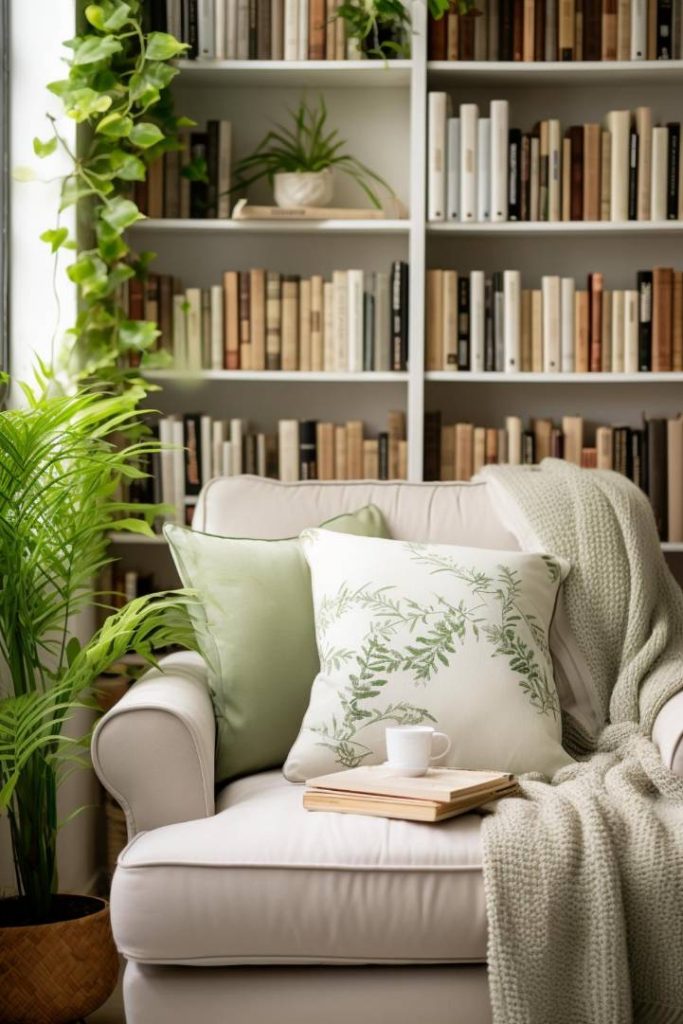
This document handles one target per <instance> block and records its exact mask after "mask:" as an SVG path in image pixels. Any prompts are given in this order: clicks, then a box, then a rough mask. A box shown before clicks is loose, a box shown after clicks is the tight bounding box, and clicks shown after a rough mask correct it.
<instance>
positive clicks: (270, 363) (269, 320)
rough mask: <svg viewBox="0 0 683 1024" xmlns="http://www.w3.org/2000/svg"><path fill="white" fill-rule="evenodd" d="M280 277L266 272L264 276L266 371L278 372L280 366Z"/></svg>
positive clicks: (271, 272) (272, 272)
mask: <svg viewBox="0 0 683 1024" xmlns="http://www.w3.org/2000/svg"><path fill="white" fill-rule="evenodd" d="M280 288H281V283H280V275H279V274H277V273H275V272H274V271H270V270H269V271H268V274H267V275H266V369H267V370H279V369H280V368H281V366H282V337H281V331H280V328H281V306H282V302H281V296H280Z"/></svg>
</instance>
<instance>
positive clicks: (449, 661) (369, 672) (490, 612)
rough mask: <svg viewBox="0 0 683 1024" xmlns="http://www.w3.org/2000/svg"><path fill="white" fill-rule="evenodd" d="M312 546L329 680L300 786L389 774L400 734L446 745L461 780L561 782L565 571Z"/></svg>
mask: <svg viewBox="0 0 683 1024" xmlns="http://www.w3.org/2000/svg"><path fill="white" fill-rule="evenodd" d="M301 541H302V544H303V550H304V554H305V556H306V559H307V561H308V564H309V566H310V569H311V579H312V586H313V605H314V609H315V628H316V638H317V643H318V653H319V655H320V666H321V667H320V672H319V673H318V675H317V677H316V679H315V682H314V683H313V688H312V690H311V698H310V702H309V705H308V710H307V712H306V715H305V717H304V720H303V723H302V726H301V730H300V732H299V735H298V737H297V739H296V741H295V743H294V746H293V747H292V749H291V750H290V752H289V756H288V757H287V761H286V763H285V766H284V769H283V770H284V774H285V776H286V777H287V778H288V779H289V780H290V781H292V782H304V781H305V780H306V779H310V778H313V777H314V776H316V775H321V774H325V773H327V772H333V771H342V770H344V769H345V768H353V767H356V766H357V765H360V764H380V763H381V762H383V761H384V760H385V757H386V750H385V744H384V730H385V729H386V727H387V725H395V724H401V725H408V724H417V723H424V724H429V725H433V726H434V728H435V729H438V730H439V731H441V732H445V733H447V734H448V736H449V737H450V739H451V749H450V752H449V754H448V755H447V757H446V758H445V759H444V763H447V764H449V765H453V766H456V767H459V768H490V769H500V770H502V771H510V772H515V773H517V774H521V773H523V772H530V771H536V772H542V773H543V774H544V775H548V776H551V775H553V774H554V772H555V771H556V770H557V769H558V768H560V767H561V766H562V765H565V764H568V763H569V762H570V761H571V758H570V757H569V755H568V754H567V753H566V752H565V751H564V750H563V748H562V742H561V740H562V731H561V722H560V705H559V701H558V697H557V691H556V689H555V680H554V677H553V666H552V661H551V657H550V651H549V647H548V631H549V629H550V623H551V620H552V617H553V612H554V609H555V602H556V599H557V592H558V590H559V587H560V584H561V582H562V580H563V579H564V577H565V576H566V575H567V572H568V571H569V566H568V564H567V563H566V562H565V561H563V560H561V559H558V558H555V557H552V556H549V555H539V554H525V553H522V552H514V551H490V550H483V549H479V548H464V547H453V546H450V545H442V544H428V545H427V544H411V543H407V542H404V541H392V540H377V539H370V538H365V537H349V536H343V535H341V534H333V533H330V532H328V531H325V530H305V531H304V533H302V534H301Z"/></svg>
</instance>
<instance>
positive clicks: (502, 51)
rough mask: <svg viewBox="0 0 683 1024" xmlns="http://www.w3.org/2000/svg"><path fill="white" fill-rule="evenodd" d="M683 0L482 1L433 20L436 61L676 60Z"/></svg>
mask: <svg viewBox="0 0 683 1024" xmlns="http://www.w3.org/2000/svg"><path fill="white" fill-rule="evenodd" d="M682 13H683V12H682V10H681V0H647V2H646V0H618V2H617V0H562V2H560V0H524V3H523V4H522V3H515V2H514V0H477V4H476V10H475V12H474V13H473V14H466V15H459V14H458V13H457V6H455V8H454V10H453V11H452V12H451V13H449V14H447V15H446V17H445V18H442V19H440V20H439V21H436V20H434V19H433V18H431V19H430V24H429V59H430V60H515V61H537V60H541V61H546V60H552V61H556V60H559V61H575V60H590V61H593V60H605V61H608V60H671V59H672V58H673V59H680V58H681V57H682V56H683V24H682Z"/></svg>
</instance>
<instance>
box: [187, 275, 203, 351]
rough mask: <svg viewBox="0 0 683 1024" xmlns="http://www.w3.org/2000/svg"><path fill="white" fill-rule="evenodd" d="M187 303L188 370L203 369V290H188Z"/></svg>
mask: <svg viewBox="0 0 683 1024" xmlns="http://www.w3.org/2000/svg"><path fill="white" fill-rule="evenodd" d="M185 301H186V303H187V316H186V320H185V322H186V324H187V335H186V339H185V344H186V350H187V368H188V370H194V371H196V370H201V368H202V293H201V288H188V289H187V290H186V292H185Z"/></svg>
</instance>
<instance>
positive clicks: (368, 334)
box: [363, 292, 375, 371]
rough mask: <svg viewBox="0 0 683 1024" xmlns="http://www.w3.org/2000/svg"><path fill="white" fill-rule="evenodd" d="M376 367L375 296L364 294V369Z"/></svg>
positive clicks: (368, 369)
mask: <svg viewBox="0 0 683 1024" xmlns="http://www.w3.org/2000/svg"><path fill="white" fill-rule="evenodd" d="M374 365H375V296H374V295H372V294H371V292H364V293H363V369H364V370H366V371H370V370H372V369H373V367H374Z"/></svg>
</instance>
